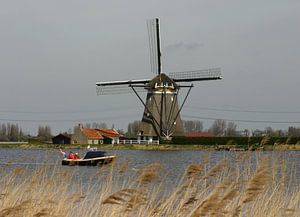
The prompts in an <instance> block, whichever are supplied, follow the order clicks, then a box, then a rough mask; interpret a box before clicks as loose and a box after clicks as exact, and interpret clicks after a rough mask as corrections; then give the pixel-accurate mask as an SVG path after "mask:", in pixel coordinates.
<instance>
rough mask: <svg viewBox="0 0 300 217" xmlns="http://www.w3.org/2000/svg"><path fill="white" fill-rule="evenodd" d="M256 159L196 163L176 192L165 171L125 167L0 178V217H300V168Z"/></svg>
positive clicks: (39, 171)
mask: <svg viewBox="0 0 300 217" xmlns="http://www.w3.org/2000/svg"><path fill="white" fill-rule="evenodd" d="M251 156H253V154H252V153H247V152H246V153H242V154H237V155H236V156H235V158H234V159H233V160H232V159H231V160H229V159H227V158H224V159H222V160H220V161H219V162H216V163H212V162H211V161H210V159H202V160H201V161H200V162H194V163H193V164H190V165H188V166H187V167H186V170H185V172H184V173H183V174H182V178H181V180H180V181H178V182H177V183H176V184H174V185H172V186H170V185H169V184H168V183H167V182H165V180H166V177H167V176H168V171H165V170H164V168H162V166H161V165H160V164H159V163H153V164H150V165H148V166H146V167H144V168H140V169H138V170H137V171H136V172H134V174H131V175H126V174H127V173H128V172H129V171H131V172H132V171H133V170H132V168H130V167H129V165H130V164H128V162H127V161H124V162H122V163H121V164H118V165H117V164H116V165H112V166H111V167H109V168H107V171H108V172H106V173H105V172H101V171H102V170H97V171H99V172H98V173H96V174H94V175H93V176H91V177H90V178H89V179H88V180H86V181H85V182H83V180H81V179H80V177H79V176H78V171H77V170H76V167H73V168H70V167H68V168H69V169H66V168H65V167H64V168H62V167H61V166H57V167H55V168H49V167H41V168H39V169H37V170H35V171H31V170H26V169H24V168H15V169H14V170H12V171H11V172H10V173H8V174H7V172H4V171H0V173H1V176H0V185H1V186H2V187H1V188H0V199H1V200H0V216H66V217H69V216H72V217H77V216H78V217H81V216H85V217H94V216H106V217H116V216H117V217H118V216H120V217H121V216H136V217H160V216H166V217H168V216H170V217H171V216H172V217H173V216H175V217H181V216H188V217H198V216H224V217H227V216H247V217H268V216H272V217H277V216H278V217H282V216H290V217H293V216H295V217H296V216H299V215H300V191H299V190H300V189H299V180H298V181H297V179H296V178H295V177H296V175H297V170H299V168H298V167H296V168H290V167H287V163H286V162H287V159H285V156H284V155H282V156H278V158H268V157H264V156H263V155H260V154H259V153H257V155H256V159H255V160H254V161H253V159H251ZM254 162H255V165H253V163H254Z"/></svg>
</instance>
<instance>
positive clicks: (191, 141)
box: [172, 136, 300, 146]
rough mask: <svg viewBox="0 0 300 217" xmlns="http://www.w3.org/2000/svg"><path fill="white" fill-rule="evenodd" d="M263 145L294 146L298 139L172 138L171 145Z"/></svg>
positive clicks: (299, 138) (299, 139)
mask: <svg viewBox="0 0 300 217" xmlns="http://www.w3.org/2000/svg"><path fill="white" fill-rule="evenodd" d="M263 139H264V141H263V144H264V145H274V144H275V143H277V144H296V143H297V142H298V141H300V137H185V136H179V137H173V138H172V143H173V144H176V145H229V144H231V145H235V146H245V145H250V146H251V145H259V144H261V142H262V140H263Z"/></svg>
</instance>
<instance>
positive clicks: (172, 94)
mask: <svg viewBox="0 0 300 217" xmlns="http://www.w3.org/2000/svg"><path fill="white" fill-rule="evenodd" d="M148 33H149V45H150V57H151V68H152V71H153V72H154V73H155V74H156V76H155V77H154V78H153V79H141V80H126V81H108V82H107V81H106V82H97V83H96V85H97V93H98V94H99V95H103V94H114V93H125V92H128V90H130V89H131V90H132V92H134V93H135V94H136V95H137V97H138V98H139V100H140V101H141V103H142V104H143V106H144V113H143V116H142V121H141V125H140V130H139V133H138V135H137V136H139V137H140V138H142V139H150V140H151V139H155V138H156V139H170V138H171V137H172V136H181V135H183V134H184V131H183V125H182V121H181V118H180V111H181V109H182V107H183V105H184V103H185V101H186V99H187V97H188V95H189V93H190V91H191V88H192V87H193V84H190V82H193V81H205V80H217V79H221V74H220V69H219V68H212V69H206V70H196V71H187V72H177V73H169V74H168V75H167V74H166V73H162V70H161V68H162V67H161V51H160V34H159V19H158V18H155V19H153V20H151V21H150V22H148ZM187 84H188V85H187ZM182 88H188V92H187V94H186V96H185V98H184V100H183V102H182V103H181V105H180V106H179V102H178V94H179V91H180V89H182ZM139 90H144V91H147V97H146V100H145V102H144V100H143V99H142V98H141V96H140V95H139Z"/></svg>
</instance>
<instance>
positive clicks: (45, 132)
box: [37, 125, 52, 141]
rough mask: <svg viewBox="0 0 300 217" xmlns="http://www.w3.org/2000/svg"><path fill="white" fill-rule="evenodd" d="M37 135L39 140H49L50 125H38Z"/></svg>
mask: <svg viewBox="0 0 300 217" xmlns="http://www.w3.org/2000/svg"><path fill="white" fill-rule="evenodd" d="M37 136H38V138H39V139H40V140H41V141H50V140H51V138H52V134H51V128H50V126H48V125H47V126H39V128H38V135H37Z"/></svg>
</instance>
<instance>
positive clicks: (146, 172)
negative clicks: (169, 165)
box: [137, 163, 161, 185]
mask: <svg viewBox="0 0 300 217" xmlns="http://www.w3.org/2000/svg"><path fill="white" fill-rule="evenodd" d="M160 169H161V165H160V163H153V164H149V165H147V166H146V167H144V168H142V169H141V170H139V171H138V174H139V176H138V178H137V181H138V183H139V184H140V185H143V184H148V183H150V182H152V181H153V180H157V179H158V178H159V172H160Z"/></svg>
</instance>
